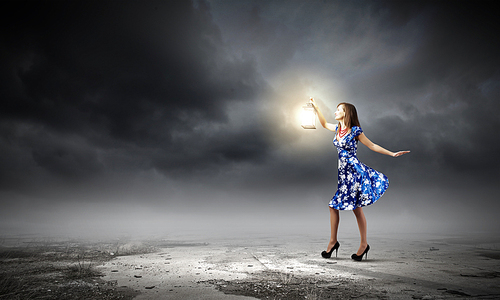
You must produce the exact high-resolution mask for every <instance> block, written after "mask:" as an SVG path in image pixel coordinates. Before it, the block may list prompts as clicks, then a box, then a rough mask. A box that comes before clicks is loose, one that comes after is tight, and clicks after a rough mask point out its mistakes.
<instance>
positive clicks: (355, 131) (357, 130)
mask: <svg viewBox="0 0 500 300" xmlns="http://www.w3.org/2000/svg"><path fill="white" fill-rule="evenodd" d="M351 131H352V135H353V136H355V137H356V136H358V135H360V134H362V133H363V129H361V127H358V126H354V127H352V129H351Z"/></svg>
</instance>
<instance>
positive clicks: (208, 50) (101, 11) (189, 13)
mask: <svg viewBox="0 0 500 300" xmlns="http://www.w3.org/2000/svg"><path fill="white" fill-rule="evenodd" d="M194 6H195V5H193V3H191V2H189V1H172V2H170V1H169V2H164V1H158V2H151V1H148V2H139V1H130V2H123V1H120V2H115V1H113V2H111V1H81V2H80V1H64V2H63V1H61V2H59V1H50V2H41V1H27V2H25V1H17V2H4V4H3V5H2V9H1V10H2V28H3V29H2V34H1V39H2V46H0V47H1V53H2V62H1V75H0V76H2V77H1V79H2V80H1V83H0V88H1V91H2V98H3V99H2V109H1V110H0V116H1V119H2V122H1V123H2V124H1V125H2V130H3V132H5V133H6V134H2V152H3V154H10V156H12V157H16V151H19V152H17V153H18V154H19V155H20V153H23V156H24V159H29V160H31V163H25V164H24V166H20V165H13V164H10V163H9V162H8V161H7V158H6V156H5V155H3V159H2V160H3V162H2V165H3V166H4V167H2V177H8V176H9V175H8V174H11V173H13V172H19V171H20V170H19V169H21V171H24V172H26V173H33V172H34V169H36V168H38V167H40V168H42V169H44V170H46V171H48V172H49V173H50V174H55V175H58V176H62V177H75V178H85V177H89V176H93V175H94V176H97V175H99V174H100V173H102V172H103V170H105V169H108V170H109V169H113V168H116V169H121V168H123V167H125V168H127V166H126V164H129V163H130V161H132V160H135V163H133V166H132V168H139V169H149V168H155V167H156V168H159V169H162V170H164V172H165V173H167V174H168V173H169V172H170V171H171V170H172V169H183V170H189V169H197V168H204V167H206V166H207V165H210V164H211V163H227V162H231V161H241V160H250V161H254V160H256V159H257V160H258V159H260V158H261V157H262V155H263V154H262V153H264V152H265V151H266V145H265V143H264V141H263V139H262V138H261V135H259V131H260V129H259V126H258V124H257V125H255V126H251V128H248V129H247V130H246V132H244V133H242V134H240V133H239V132H228V131H227V130H226V129H217V126H213V125H214V124H226V123H227V122H228V116H227V112H226V111H227V105H228V104H229V103H232V102H238V101H239V102H241V101H243V102H248V101H250V100H251V99H254V98H255V97H256V96H257V94H258V93H259V90H262V89H263V85H264V83H263V82H262V80H261V79H260V77H259V75H258V74H257V72H256V70H255V64H254V63H253V61H252V60H251V59H241V58H238V57H234V56H231V55H230V54H228V53H227V52H226V51H225V48H224V44H223V42H222V40H221V36H220V32H219V29H218V27H217V26H216V25H215V24H214V23H213V22H212V20H211V15H210V12H209V8H208V6H207V5H206V4H205V3H204V2H199V3H198V2H197V3H196V8H195V7H194ZM200 127H206V128H212V129H211V130H209V129H206V128H205V129H203V128H202V129H199V128H200ZM19 128H24V129H23V130H20V129H19ZM197 128H198V129H197ZM20 145H23V146H22V147H21V146H20ZM242 145H244V146H242ZM21 148H22V149H21ZM21 151H22V152H21ZM116 152H120V153H122V155H121V156H120V155H118V156H116V155H113V153H116ZM127 156H130V158H127ZM132 156H133V159H132ZM128 167H130V166H128Z"/></svg>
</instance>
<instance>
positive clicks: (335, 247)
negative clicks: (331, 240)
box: [321, 241, 340, 258]
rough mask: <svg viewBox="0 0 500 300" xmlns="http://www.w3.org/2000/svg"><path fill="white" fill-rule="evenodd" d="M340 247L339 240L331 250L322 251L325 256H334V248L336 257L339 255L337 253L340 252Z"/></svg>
mask: <svg viewBox="0 0 500 300" xmlns="http://www.w3.org/2000/svg"><path fill="white" fill-rule="evenodd" d="M339 247H340V244H339V242H338V241H337V242H336V243H335V245H334V246H333V247H332V249H330V252H326V251H323V252H321V256H323V257H324V258H330V257H331V256H332V253H333V250H335V257H337V254H338V253H339Z"/></svg>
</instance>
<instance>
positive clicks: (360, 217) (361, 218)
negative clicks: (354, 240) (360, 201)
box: [353, 207, 368, 255]
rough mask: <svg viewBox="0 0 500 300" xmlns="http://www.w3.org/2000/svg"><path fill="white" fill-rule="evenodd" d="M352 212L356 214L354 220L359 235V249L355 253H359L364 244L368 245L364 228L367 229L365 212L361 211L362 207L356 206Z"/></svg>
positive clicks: (361, 251)
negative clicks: (356, 222) (356, 223)
mask: <svg viewBox="0 0 500 300" xmlns="http://www.w3.org/2000/svg"><path fill="white" fill-rule="evenodd" d="M353 212H354V215H355V216H356V221H358V228H359V235H360V236H361V243H360V245H359V249H358V252H357V253H356V255H361V254H362V253H363V251H365V249H366V246H367V245H368V241H367V239H366V229H367V224H366V218H365V214H364V213H363V209H362V208H361V207H358V208H356V209H355V210H353Z"/></svg>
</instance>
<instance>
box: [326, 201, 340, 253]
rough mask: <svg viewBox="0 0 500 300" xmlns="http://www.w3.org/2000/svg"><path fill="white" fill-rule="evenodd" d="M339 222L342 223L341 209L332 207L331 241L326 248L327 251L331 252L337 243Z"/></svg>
mask: <svg viewBox="0 0 500 300" xmlns="http://www.w3.org/2000/svg"><path fill="white" fill-rule="evenodd" d="M339 223H340V215H339V211H338V210H336V209H334V208H331V207H330V227H331V234H330V242H329V243H328V247H327V248H326V251H327V252H329V251H330V250H331V249H332V248H333V246H335V243H337V231H338V230H339Z"/></svg>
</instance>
